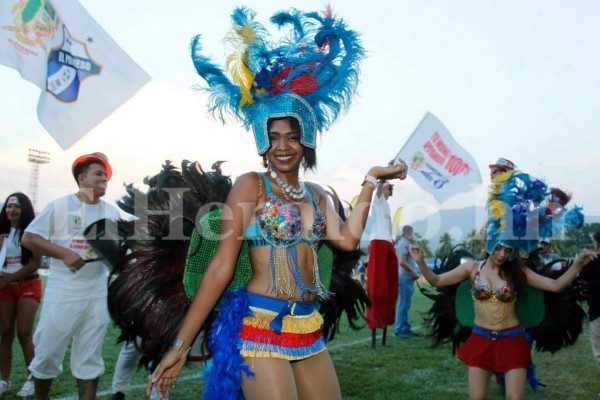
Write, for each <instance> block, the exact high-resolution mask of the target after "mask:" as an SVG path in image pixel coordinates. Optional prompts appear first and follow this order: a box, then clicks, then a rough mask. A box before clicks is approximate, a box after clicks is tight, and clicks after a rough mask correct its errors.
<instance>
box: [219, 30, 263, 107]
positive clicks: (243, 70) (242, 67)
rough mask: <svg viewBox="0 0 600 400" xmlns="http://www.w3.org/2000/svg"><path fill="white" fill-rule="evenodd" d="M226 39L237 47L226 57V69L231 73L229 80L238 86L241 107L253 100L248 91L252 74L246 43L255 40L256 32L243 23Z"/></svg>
mask: <svg viewBox="0 0 600 400" xmlns="http://www.w3.org/2000/svg"><path fill="white" fill-rule="evenodd" d="M226 41H227V42H228V43H230V44H231V45H232V46H233V47H234V48H236V49H237V51H236V52H235V53H233V54H230V55H229V56H228V57H227V70H228V71H229V74H230V75H231V80H232V81H233V82H234V83H236V84H237V85H238V86H239V87H240V94H241V99H240V107H243V106H245V105H247V104H252V103H253V102H254V99H253V98H252V94H251V93H250V88H251V87H252V83H253V82H254V74H253V73H252V71H251V70H250V68H248V61H247V51H248V45H249V44H252V43H254V42H255V41H256V34H255V33H254V30H252V28H251V27H250V26H249V25H245V26H241V27H239V28H237V29H235V30H234V32H231V33H230V34H229V35H228V36H227V39H226Z"/></svg>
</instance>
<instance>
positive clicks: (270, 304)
mask: <svg viewBox="0 0 600 400" xmlns="http://www.w3.org/2000/svg"><path fill="white" fill-rule="evenodd" d="M248 299H249V300H250V306H252V307H257V308H262V309H265V310H269V311H273V312H276V313H278V314H277V316H276V317H275V318H274V319H273V320H272V321H271V323H270V324H269V326H270V327H271V329H273V331H275V332H277V333H281V328H282V326H283V317H285V316H287V315H310V314H312V313H313V312H314V311H315V303H314V301H286V300H281V299H278V298H275V297H269V296H262V295H260V294H255V293H248Z"/></svg>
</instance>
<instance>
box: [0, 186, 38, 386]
mask: <svg viewBox="0 0 600 400" xmlns="http://www.w3.org/2000/svg"><path fill="white" fill-rule="evenodd" d="M34 217H35V214H34V211H33V205H32V204H31V201H30V200H29V198H28V197H27V196H25V195H24V194H23V193H13V194H11V195H9V196H8V198H7V199H6V200H5V201H4V206H3V207H2V211H0V249H1V250H0V396H1V395H3V394H5V393H7V392H8V391H9V390H10V375H11V367H12V358H13V357H12V356H13V352H12V349H13V341H14V339H15V330H16V332H17V337H18V339H19V343H20V344H21V349H22V351H23V358H24V359H25V366H26V367H29V364H30V363H31V360H32V359H33V354H34V347H33V340H32V334H33V323H34V320H35V314H36V313H37V309H38V306H39V304H40V301H41V299H42V281H41V279H40V276H39V275H38V273H37V269H38V267H39V265H40V257H39V256H34V254H33V253H32V252H31V251H29V250H27V249H26V248H24V247H22V246H21V238H22V237H23V232H24V231H25V228H27V226H28V225H29V224H30V223H31V221H33V218H34ZM33 391H34V389H33V381H32V380H31V376H30V377H29V379H27V380H26V381H25V384H24V385H23V387H22V388H21V390H20V391H19V392H17V396H18V397H27V396H32V395H33Z"/></svg>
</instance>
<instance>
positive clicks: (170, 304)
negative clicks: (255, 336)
mask: <svg viewBox="0 0 600 400" xmlns="http://www.w3.org/2000/svg"><path fill="white" fill-rule="evenodd" d="M221 163H222V162H217V163H215V164H213V166H212V169H211V171H208V172H206V171H204V170H203V169H202V167H201V166H200V164H198V163H197V162H189V161H187V160H184V161H183V162H182V165H181V170H179V169H178V168H176V167H175V166H174V165H173V164H172V163H171V162H170V161H166V162H165V163H164V164H163V168H162V171H160V172H159V173H158V174H156V175H154V176H152V177H147V178H146V179H145V180H144V183H145V184H147V185H148V190H147V191H146V192H143V191H141V190H139V189H137V188H135V187H133V185H131V184H130V185H127V186H126V190H127V195H126V196H124V197H123V198H122V199H121V200H120V201H119V202H118V205H119V207H120V208H121V209H122V210H124V211H125V212H127V213H129V214H131V215H133V216H134V217H135V219H134V220H131V221H118V223H117V224H116V225H117V226H118V229H117V228H114V227H113V226H114V225H115V223H114V221H113V222H112V223H107V222H106V221H104V222H99V223H98V225H97V226H96V229H90V231H91V232H93V233H95V234H96V239H98V240H93V236H94V235H92V234H90V235H88V237H90V239H89V241H90V243H91V245H92V246H93V247H94V248H95V249H99V250H100V248H102V249H103V250H104V253H102V250H100V251H99V254H108V255H112V258H113V262H114V269H113V275H114V277H113V279H111V282H110V284H109V291H108V307H109V311H110V314H111V317H112V318H113V320H114V321H115V323H116V324H117V325H118V326H119V327H120V328H121V335H120V337H119V340H127V341H134V342H136V343H137V345H138V346H139V349H140V351H141V353H142V359H141V361H140V362H141V363H142V364H143V365H149V364H150V362H152V364H154V365H156V364H157V363H158V361H160V359H161V358H162V355H163V354H164V353H165V352H166V351H167V350H168V348H169V345H170V344H171V343H172V341H173V340H174V339H175V337H176V334H177V332H178V330H179V328H180V325H181V323H182V321H183V317H184V316H185V313H186V312H187V310H188V308H189V305H190V301H191V300H190V299H191V298H193V294H194V293H195V288H196V287H197V284H198V282H199V281H200V279H201V276H202V274H203V272H204V270H205V269H206V267H207V265H208V261H210V254H211V252H212V254H214V251H216V248H217V245H218V241H216V240H207V239H206V235H200V234H199V232H198V229H200V230H202V229H211V230H212V231H213V232H220V218H219V216H220V209H219V205H220V204H223V203H224V202H225V199H226V197H227V194H228V193H229V190H230V189H231V187H232V183H231V179H230V178H229V177H227V176H224V175H223V174H222V171H221V168H220V165H221ZM328 193H329V195H330V196H331V198H332V200H333V201H334V203H335V204H336V208H337V210H338V213H339V214H340V216H342V218H344V212H343V208H342V207H341V202H340V201H339V198H338V197H337V195H336V194H335V192H334V191H333V189H331V192H328ZM197 222H198V224H197ZM100 224H104V225H102V226H100ZM106 226H111V228H110V229H108V228H106ZM106 230H112V231H117V232H118V233H117V234H116V235H113V236H109V238H112V239H116V238H118V239H119V244H114V243H112V244H110V245H107V243H103V242H106V241H105V240H100V239H106V235H105V231H106ZM111 249H112V250H111ZM116 249H118V254H119V256H118V257H114V251H115V250H116ZM318 255H319V259H320V264H321V265H322V266H330V268H322V274H323V276H322V280H323V282H325V283H327V282H329V288H330V291H331V292H332V293H333V295H332V296H330V298H329V299H328V300H327V301H325V302H323V303H322V304H321V307H320V311H321V313H322V314H323V317H324V326H323V333H324V336H325V337H326V338H327V339H328V340H332V339H333V338H334V336H335V334H336V331H337V330H338V326H339V322H340V319H341V317H342V314H343V313H344V312H345V313H346V315H347V319H348V322H349V325H350V326H351V327H352V328H353V329H360V328H362V327H363V326H364V325H363V324H361V321H364V311H365V309H366V307H367V306H368V304H369V300H368V297H367V295H366V292H365V290H364V289H363V288H362V286H361V285H360V284H359V283H358V282H356V281H355V280H354V279H353V278H352V270H353V269H354V268H355V266H356V264H357V262H358V259H359V257H360V253H359V252H350V253H346V252H342V251H339V250H337V249H335V248H333V247H332V246H330V245H328V244H327V243H322V244H321V245H320V247H319V250H318ZM248 268H250V267H249V254H248V250H247V246H243V247H242V250H241V252H240V256H239V258H238V264H237V267H236V275H239V276H237V277H234V279H233V280H232V283H231V284H230V287H229V288H230V289H233V288H236V287H240V286H243V285H245V282H247V279H249V275H247V271H248ZM238 272H239V274H238ZM250 273H251V271H250ZM213 314H214V313H213ZM213 318H214V315H212V316H211V317H209V318H208V320H207V321H206V322H205V324H204V326H203V328H202V331H204V332H206V331H207V330H208V329H209V328H210V323H211V321H212V319H213ZM136 339H137V340H136ZM203 349H204V351H206V350H205V349H206V347H205V346H203Z"/></svg>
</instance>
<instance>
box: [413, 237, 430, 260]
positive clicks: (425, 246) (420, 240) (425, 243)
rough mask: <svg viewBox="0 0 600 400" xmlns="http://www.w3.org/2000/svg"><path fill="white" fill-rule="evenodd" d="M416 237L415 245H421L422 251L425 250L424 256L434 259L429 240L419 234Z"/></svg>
mask: <svg viewBox="0 0 600 400" xmlns="http://www.w3.org/2000/svg"><path fill="white" fill-rule="evenodd" d="M414 236H415V243H416V244H418V245H419V247H420V248H421V250H423V256H425V258H431V257H433V251H431V247H429V240H428V239H427V238H424V237H422V236H421V235H419V234H418V233H415V234H414Z"/></svg>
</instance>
